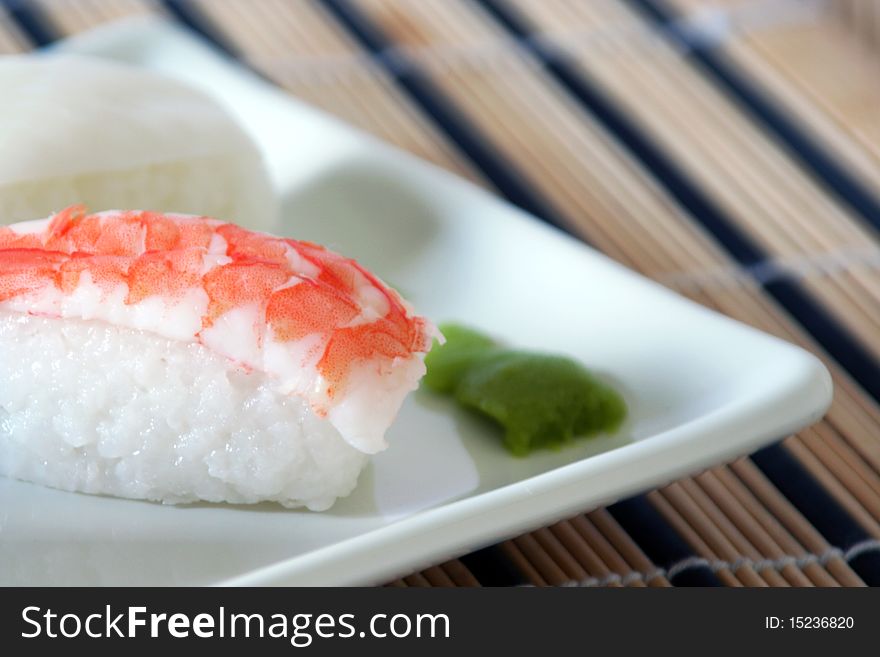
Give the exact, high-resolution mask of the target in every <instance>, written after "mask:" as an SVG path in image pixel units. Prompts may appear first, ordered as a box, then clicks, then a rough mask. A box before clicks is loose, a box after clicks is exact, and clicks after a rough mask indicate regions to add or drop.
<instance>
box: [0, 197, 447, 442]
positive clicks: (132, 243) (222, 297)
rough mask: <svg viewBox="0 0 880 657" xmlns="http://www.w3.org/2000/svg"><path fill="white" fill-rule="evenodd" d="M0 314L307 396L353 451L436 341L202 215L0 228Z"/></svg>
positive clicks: (347, 288)
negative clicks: (209, 359) (121, 332)
mask: <svg viewBox="0 0 880 657" xmlns="http://www.w3.org/2000/svg"><path fill="white" fill-rule="evenodd" d="M0 308H4V309H7V310H13V311H18V312H25V313H30V314H40V315H46V316H51V317H60V318H77V319H86V320H91V319H94V320H103V321H107V322H110V323H112V324H115V325H118V326H121V327H125V328H130V329H139V330H145V331H150V332H153V333H155V334H158V335H161V336H164V337H167V338H169V339H175V340H181V341H186V342H197V343H201V344H202V345H204V346H205V347H207V348H208V349H211V350H213V351H215V352H217V353H218V354H221V355H222V356H224V357H226V358H228V359H230V360H231V361H233V362H234V363H235V364H237V365H240V366H241V367H242V368H243V369H245V370H246V371H253V370H256V371H259V372H263V373H265V374H267V375H269V376H271V377H273V378H274V379H275V380H276V381H277V385H278V387H279V389H281V390H282V391H284V392H286V393H289V394H296V395H300V396H302V397H304V398H306V399H307V400H308V401H309V403H310V405H311V408H312V410H313V411H314V412H315V413H317V414H318V415H319V416H321V417H326V418H327V419H328V420H329V421H330V422H331V423H333V424H334V426H336V428H337V429H338V430H339V431H340V433H341V434H342V435H343V437H344V438H345V439H346V440H348V441H349V442H350V443H351V444H353V445H354V446H355V447H358V448H359V449H362V450H363V451H365V452H374V451H378V450H379V449H381V448H383V447H384V446H385V443H384V439H383V434H384V431H385V429H386V428H387V426H388V425H389V424H390V422H391V420H393V418H394V415H396V413H397V410H398V409H399V406H400V404H401V403H402V401H403V398H404V396H405V395H406V393H407V392H409V391H410V390H412V389H413V388H415V387H416V385H417V382H418V379H419V378H420V377H421V376H422V375H423V374H424V365H423V363H422V359H423V357H424V354H425V353H426V352H427V351H428V350H429V349H430V347H431V343H432V339H433V337H434V336H435V335H437V333H436V329H435V328H434V327H433V325H432V324H431V323H430V322H429V321H427V320H426V319H425V318H423V317H419V316H417V315H415V314H414V313H413V311H412V310H411V308H410V307H409V305H408V304H407V303H406V302H405V301H404V300H403V299H402V298H401V297H400V296H399V295H398V294H397V292H395V291H394V290H392V289H391V288H389V287H388V286H386V285H385V284H383V283H382V282H381V281H380V280H379V279H378V278H376V277H375V276H373V275H372V274H371V273H369V272H368V271H367V270H366V269H364V268H363V267H361V266H360V265H359V264H358V263H356V262H355V261H354V260H351V259H349V258H345V257H343V256H341V255H338V254H336V253H333V252H332V251H328V250H327V249H325V248H323V247H321V246H318V245H316V244H312V243H309V242H299V241H296V240H292V239H284V238H279V237H274V236H272V235H267V234H263V233H256V232H251V231H248V230H245V229H243V228H240V227H238V226H235V225H233V224H228V223H223V222H221V221H218V220H215V219H210V218H207V217H194V216H185V215H171V214H159V213H155V212H142V211H111V212H103V213H98V214H87V213H86V212H85V210H84V209H83V208H81V207H78V206H75V207H70V208H67V209H66V210H63V211H62V212H59V213H58V214H56V215H55V216H54V217H51V218H50V219H46V220H41V221H36V222H25V223H22V224H15V225H12V226H8V227H0Z"/></svg>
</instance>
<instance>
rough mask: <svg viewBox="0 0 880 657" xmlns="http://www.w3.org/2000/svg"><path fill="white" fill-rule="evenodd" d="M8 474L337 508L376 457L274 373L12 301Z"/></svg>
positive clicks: (125, 489) (3, 438)
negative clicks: (279, 385)
mask: <svg viewBox="0 0 880 657" xmlns="http://www.w3.org/2000/svg"><path fill="white" fill-rule="evenodd" d="M0 380H2V381H3V382H4V384H3V385H2V386H0V474H3V475H7V476H10V477H15V478H18V479H23V480H26V481H32V482H36V483H40V484H44V485H48V486H52V487H55V488H61V489H64V490H74V491H81V492H85V493H98V494H106V495H115V496H119V497H128V498H135V499H146V500H155V501H161V502H165V503H182V502H193V501H197V500H204V501H209V502H230V503H244V504H249V503H255V502H260V501H275V502H279V503H281V504H283V505H284V506H287V507H297V506H306V507H308V508H310V509H312V510H316V511H318V510H324V509H327V508H329V507H330V506H331V505H332V504H333V502H334V501H335V500H336V499H337V498H338V497H342V496H345V495H348V494H349V493H350V492H351V491H352V490H353V489H354V487H355V485H356V483H357V478H358V475H359V473H360V471H361V470H362V468H363V467H364V465H365V464H366V460H367V456H366V455H365V454H363V453H362V452H360V451H359V450H357V449H355V448H354V447H352V446H351V445H350V444H348V443H347V442H346V441H345V440H343V439H342V437H341V436H340V434H339V432H338V431H337V430H336V429H335V428H333V426H332V425H331V424H330V423H329V422H327V421H326V420H324V419H321V418H319V417H317V416H316V415H315V414H314V413H313V412H312V411H311V410H310V408H309V406H308V404H307V403H306V402H304V401H303V400H302V399H301V398H299V397H296V396H288V395H283V394H281V393H279V392H278V391H277V390H276V388H275V386H274V385H273V381H272V380H271V379H270V378H269V377H268V376H267V375H265V374H262V373H259V372H255V371H252V372H247V371H245V370H244V369H242V368H240V367H236V366H235V365H234V364H233V363H232V362H231V361H229V360H227V359H225V358H223V357H222V356H219V355H217V354H215V353H214V352H212V351H209V350H208V349H206V348H205V347H203V346H201V345H199V344H197V343H192V342H189V343H187V342H180V341H176V340H169V339H166V338H162V337H159V336H156V335H154V334H150V333H146V332H143V331H138V330H132V329H126V328H119V327H114V326H111V325H110V324H107V323H105V322H101V321H83V320H71V319H65V320H61V319H52V318H45V317H36V316H31V315H27V314H23V313H17V312H6V311H0Z"/></svg>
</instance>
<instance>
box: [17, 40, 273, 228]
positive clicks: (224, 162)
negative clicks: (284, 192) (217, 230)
mask: <svg viewBox="0 0 880 657" xmlns="http://www.w3.org/2000/svg"><path fill="white" fill-rule="evenodd" d="M0 89H2V96H3V102H2V103H0V144H2V153H3V157H2V158H0V222H2V223H13V222H16V221H26V220H31V219H38V218H41V217H45V216H48V215H50V214H52V213H53V212H57V211H59V210H62V209H63V208H65V207H67V206H69V205H74V204H83V205H85V206H87V207H88V208H89V209H91V210H93V211H97V210H109V209H112V208H139V209H142V210H158V211H170V212H184V213H190V214H196V215H207V216H211V217H216V218H218V219H223V220H226V221H233V222H235V223H237V224H239V225H242V226H245V227H248V228H251V229H255V230H271V229H272V228H273V227H274V226H275V224H276V221H277V217H278V209H279V207H278V200H277V198H276V194H275V192H274V190H273V185H272V182H271V181H270V178H269V174H268V171H267V169H266V166H265V163H264V161H263V157H262V155H261V154H260V152H259V151H258V149H257V147H256V145H255V144H254V142H253V140H252V139H251V138H250V136H249V135H248V134H247V133H246V132H245V131H244V130H243V129H242V128H241V127H240V126H239V125H238V124H237V123H236V122H235V120H234V119H233V118H232V117H231V116H230V114H229V113H228V112H227V111H226V110H225V109H224V108H223V107H221V106H220V105H219V104H218V103H217V102H215V101H214V100H213V99H211V98H210V97H208V96H207V95H206V94H204V93H202V92H200V91H198V90H196V89H192V88H190V87H189V86H187V85H185V84H183V83H181V82H178V81H176V80H172V79H169V78H165V77H163V76H160V75H157V74H155V73H152V72H149V71H146V70H142V69H139V68H137V67H134V66H127V65H124V64H120V63H117V62H110V61H104V60H100V59H95V58H88V57H82V56H76V55H61V54H57V53H56V54H51V55H46V54H41V55H40V56H34V55H20V56H5V57H0Z"/></svg>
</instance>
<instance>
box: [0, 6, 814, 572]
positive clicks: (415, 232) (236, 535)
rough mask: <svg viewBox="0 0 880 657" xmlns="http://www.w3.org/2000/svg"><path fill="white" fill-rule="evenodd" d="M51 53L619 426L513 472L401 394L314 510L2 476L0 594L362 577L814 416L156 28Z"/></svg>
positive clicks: (607, 284) (446, 187) (600, 266)
mask: <svg viewBox="0 0 880 657" xmlns="http://www.w3.org/2000/svg"><path fill="white" fill-rule="evenodd" d="M60 47H61V48H62V49H64V50H67V51H76V52H82V53H91V54H95V55H99V56H103V57H110V58H114V59H119V60H125V61H129V62H133V63H135V64H138V65H142V66H145V67H148V68H151V69H155V70H158V71H162V72H165V73H168V74H170V75H172V76H178V77H182V78H184V79H186V80H188V81H189V82H191V83H193V84H195V85H197V86H199V87H202V88H204V89H206V90H207V91H209V92H210V93H211V94H213V95H214V96H216V97H217V98H218V99H219V100H220V101H222V102H223V103H224V104H225V105H227V106H228V107H229V108H230V109H231V111H232V112H233V113H234V114H235V115H236V116H237V117H238V118H239V119H240V120H241V122H242V123H243V124H244V125H245V127H246V128H247V129H249V130H250V131H251V132H252V133H253V135H254V137H255V138H256V140H257V141H258V143H259V144H260V145H261V147H262V148H263V149H264V151H265V153H266V156H267V159H268V161H269V164H270V167H271V170H272V174H273V177H274V179H275V181H276V183H277V185H278V187H279V189H280V190H281V193H282V194H283V196H284V199H285V224H284V226H282V227H281V228H280V229H279V232H283V233H284V234H287V235H290V236H294V237H297V238H305V239H310V240H314V241H317V242H322V243H325V244H328V245H329V246H331V247H332V248H335V249H337V250H339V251H342V252H343V253H346V254H348V255H352V256H355V257H357V258H358V259H360V260H361V261H362V262H363V263H364V264H366V265H367V266H369V267H371V268H373V269H374V270H375V271H376V272H377V273H378V274H379V275H380V276H382V277H384V278H386V279H387V280H389V281H391V282H392V283H393V284H396V285H399V286H400V287H401V289H402V290H403V291H404V293H405V294H406V295H407V296H409V298H410V299H411V300H412V301H413V302H414V303H415V305H416V306H417V308H418V309H419V310H420V311H422V312H424V313H425V314H427V315H429V316H430V317H432V318H435V319H437V320H458V321H462V322H465V323H468V324H471V325H475V326H477V327H481V328H484V329H486V330H487V331H489V332H491V333H493V334H495V335H497V336H500V337H502V338H504V339H506V340H507V341H509V342H510V343H511V344H514V345H518V346H523V347H532V348H536V349H542V350H550V351H556V352H562V353H567V354H570V355H571V356H573V357H576V358H578V359H580V360H582V361H583V362H584V363H587V364H588V365H589V366H590V367H592V368H594V369H595V370H597V371H599V372H602V373H604V374H606V375H607V376H609V377H610V378H611V379H612V380H614V381H616V382H617V384H618V385H619V387H620V389H621V390H622V391H623V392H624V394H625V396H626V398H627V400H628V402H629V404H630V407H631V412H630V417H629V419H628V421H627V423H626V425H625V426H624V428H623V430H622V432H621V434H620V435H619V436H617V437H614V438H601V439H597V440H592V441H583V442H579V443H578V444H577V445H576V446H574V447H571V448H568V449H566V450H564V451H561V452H556V453H544V454H538V455H534V456H532V457H529V458H526V459H517V458H513V457H511V456H509V455H508V454H507V452H505V450H504V449H503V448H502V447H501V446H500V441H499V440H497V438H496V437H495V436H494V435H492V432H491V431H490V430H488V428H487V426H486V425H484V424H482V423H481V422H479V421H477V420H475V418H473V417H471V416H469V415H467V414H464V413H461V412H459V411H458V410H457V409H456V408H455V407H454V406H453V405H452V404H451V403H449V402H448V401H447V400H445V399H439V398H435V397H433V396H431V395H430V394H429V393H426V392H423V391H419V392H418V393H416V394H415V395H413V396H412V397H411V398H410V399H409V400H408V401H407V403H406V404H405V406H404V409H403V411H402V412H401V415H400V417H399V419H398V421H397V422H396V423H395V425H394V427H393V428H392V430H391V432H390V435H389V439H390V442H391V445H392V447H391V448H390V449H389V450H388V451H387V452H385V453H383V454H381V455H379V456H377V457H376V458H374V459H373V462H372V464H371V465H370V466H369V468H368V469H367V471H365V473H364V474H363V476H362V479H361V481H360V484H359V485H358V488H357V490H356V491H355V492H354V493H353V494H352V495H351V496H350V497H349V498H348V499H345V500H342V501H341V502H339V503H338V504H337V505H336V506H335V507H334V508H333V509H332V510H331V511H329V512H326V513H321V514H318V513H310V512H307V511H289V510H284V509H282V508H280V507H277V506H270V505H260V506H255V507H234V506H227V505H207V504H206V505H192V506H185V507H170V506H162V505H160V504H151V503H146V502H138V501H130V500H121V499H112V498H105V497H94V496H88V495H79V494H72V493H65V492H61V491H55V490H50V489H47V488H42V487H39V486H34V485H31V484H27V483H22V482H17V481H11V480H6V479H0V564H2V566H0V583H2V584H115V585H132V584H209V583H234V584H253V585H258V584H364V583H376V582H381V581H383V580H387V579H389V578H391V577H393V576H396V575H400V574H403V573H406V572H409V571H412V570H413V569H416V568H418V567H422V566H427V565H429V564H430V563H433V562H437V561H438V560H442V559H444V558H446V557H451V556H454V555H457V554H461V553H464V552H466V551H468V550H471V549H473V548H477V547H479V546H482V545H485V544H488V543H491V542H493V541H498V540H500V539H502V538H505V537H508V536H511V535H514V534H517V533H518V532H522V531H524V530H526V529H529V528H533V527H535V526H538V525H541V524H544V523H549V522H552V521H554V520H556V519H559V518H562V517H565V516H567V515H571V514H574V513H576V512H578V511H582V510H584V509H587V508H591V507H596V506H599V505H602V504H607V503H609V502H612V501H614V500H617V499H619V498H621V497H623V496H626V495H629V494H631V493H635V492H637V491H639V490H643V489H647V488H650V487H652V486H656V485H658V484H661V483H664V482H668V481H670V480H673V479H675V478H677V477H680V476H682V475H685V474H688V473H693V472H695V471H697V470H699V469H701V468H703V467H705V466H708V465H711V464H714V463H718V462H721V461H724V460H726V459H731V458H733V457H736V456H739V455H742V454H746V453H748V452H750V451H752V450H754V449H755V448H757V447H759V446H760V445H762V444H765V443H766V442H768V441H770V440H774V439H777V438H780V437H782V436H785V435H786V434H788V433H790V432H792V431H794V430H796V429H797V428H799V427H801V426H803V425H805V424H807V423H809V422H812V421H814V420H816V419H818V418H819V417H820V416H821V414H822V413H823V412H824V410H825V409H826V407H827V405H828V403H829V401H830V397H831V384H830V379H829V376H828V374H827V372H826V370H825V368H824V367H823V366H822V365H821V364H820V363H819V361H818V360H817V359H816V358H814V357H813V356H811V355H810V354H808V353H806V352H804V351H802V350H801V349H798V348H796V347H793V346H791V345H789V344H786V343H784V342H782V341H780V340H777V339H775V338H773V337H769V336H767V335H764V334H762V333H759V332H757V331H755V330H753V329H751V328H748V327H746V326H743V325H741V324H738V323H736V322H734V321H731V320H729V319H726V318H724V317H721V316H719V315H717V314H714V313H712V312H710V311H708V310H705V309H703V308H701V307H699V306H697V305H695V304H693V303H690V302H688V301H686V300H683V299H681V298H679V297H678V296H676V295H674V294H672V293H670V292H668V291H667V290H665V289H663V288H661V287H659V286H657V285H655V284H653V283H651V282H649V281H647V280H645V279H643V278H641V277H639V276H637V275H635V274H633V273H631V272H629V271H627V270H626V269H624V268H622V267H620V266H619V265H617V264H615V263H614V262H612V261H610V260H608V259H607V258H605V257H603V256H602V255H599V254H597V253H595V252H594V251H592V250H591V249H589V248H587V247H585V246H584V245H582V244H580V243H578V242H577V241H575V240H573V239H570V238H569V237H566V236H564V235H562V234H560V233H559V232H557V231H555V230H554V229H552V228H549V227H547V226H545V225H543V224H541V223H540V222H538V221H536V220H534V219H531V218H529V217H528V216H526V215H524V214H523V213H522V212H520V211H518V210H517V209H515V208H513V207H511V206H509V205H507V204H505V203H503V202H502V201H499V200H498V199H496V198H494V197H492V196H491V195H489V194H487V193H485V192H483V191H481V190H479V189H477V188H475V187H473V186H472V185H470V184H468V183H466V182H463V181H461V180H458V179H456V178H455V177H453V176H451V175H449V174H446V173H444V172H442V171H439V170H437V169H436V168H434V167H432V166H430V165H428V164H425V163H423V162H420V161H418V160H416V159H414V158H412V157H410V156H408V155H406V154H403V153H400V152H398V151H396V150H393V149H391V148H389V147H388V146H385V145H383V144H381V143H379V142H377V141H375V140H373V139H372V138H370V137H367V136H365V135H363V134H360V133H358V132H356V131H354V130H352V129H350V128H348V127H346V126H344V125H342V124H340V123H338V122H337V121H335V120H333V119H331V118H329V117H327V116H324V115H322V114H320V113H318V112H316V111H314V110H312V109H309V108H307V107H304V106H302V105H300V104H299V103H297V102H296V101H294V100H292V99H291V98H290V97H288V96H286V95H284V94H283V93H281V92H279V91H276V90H274V89H272V88H271V87H270V86H269V85H267V84H265V83H263V82H262V81H260V80H258V79H257V78H256V77H255V76H252V75H250V74H248V73H246V72H244V71H243V70H240V69H239V68H237V67H236V66H235V65H233V64H232V63H231V62H228V61H227V60H225V59H224V58H222V57H220V56H218V55H217V54H215V53H214V52H213V51H212V50H211V49H209V48H207V47H206V46H204V45H203V44H201V43H199V42H198V41H196V40H195V39H194V38H193V37H191V36H189V35H187V34H185V33H184V32H182V31H180V30H178V29H177V28H175V27H173V26H170V25H166V24H164V23H156V22H129V23H124V24H119V25H115V26H111V27H105V28H102V29H100V30H98V31H96V32H93V33H90V34H88V35H84V36H81V37H78V38H75V39H72V40H69V41H68V42H66V43H64V44H62V45H61V46H60Z"/></svg>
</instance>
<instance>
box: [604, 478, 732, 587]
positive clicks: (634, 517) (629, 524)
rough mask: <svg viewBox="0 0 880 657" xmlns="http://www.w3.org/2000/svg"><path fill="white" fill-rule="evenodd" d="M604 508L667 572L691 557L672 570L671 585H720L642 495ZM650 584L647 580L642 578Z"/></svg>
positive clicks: (716, 578) (652, 559)
mask: <svg viewBox="0 0 880 657" xmlns="http://www.w3.org/2000/svg"><path fill="white" fill-rule="evenodd" d="M608 512H609V513H610V514H611V516H612V517H613V518H614V519H615V520H616V521H617V523H618V524H619V525H620V526H621V527H623V529H624V530H625V531H626V533H627V534H629V535H630V536H631V537H632V539H633V540H634V541H635V542H636V543H637V544H638V546H639V547H640V548H641V549H642V551H643V552H644V553H645V555H646V556H647V557H648V558H649V559H650V560H651V561H652V562H653V563H655V564H657V565H658V566H660V567H662V568H663V569H664V571H665V572H666V573H667V576H668V574H669V572H670V571H669V569H670V568H671V567H673V566H675V565H676V564H682V563H686V562H687V561H689V560H693V565H692V566H689V567H688V568H682V569H681V570H679V571H678V573H675V572H673V573H672V576H671V577H669V582H670V584H672V585H674V586H721V581H720V580H719V579H718V577H717V576H716V575H715V573H714V572H712V569H711V568H710V567H709V566H708V565H706V564H705V563H703V562H701V561H700V560H698V559H697V558H696V555H695V554H694V552H693V550H692V549H691V548H690V547H689V546H688V545H687V543H685V542H684V541H683V540H682V539H681V537H680V536H679V535H678V533H677V532H676V531H674V530H673V529H672V528H671V527H670V526H669V524H668V523H667V522H666V521H665V520H664V519H663V517H662V516H661V515H660V514H659V513H658V512H657V510H656V509H655V508H654V505H653V504H651V503H650V502H649V501H648V500H647V498H645V496H644V495H637V496H635V497H631V498H629V499H628V500H624V501H622V502H617V503H616V504H612V505H611V506H609V507H608ZM645 584H650V582H645Z"/></svg>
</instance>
